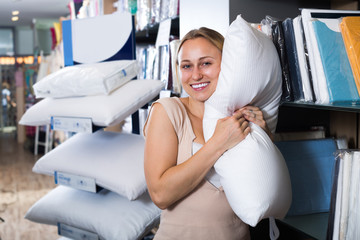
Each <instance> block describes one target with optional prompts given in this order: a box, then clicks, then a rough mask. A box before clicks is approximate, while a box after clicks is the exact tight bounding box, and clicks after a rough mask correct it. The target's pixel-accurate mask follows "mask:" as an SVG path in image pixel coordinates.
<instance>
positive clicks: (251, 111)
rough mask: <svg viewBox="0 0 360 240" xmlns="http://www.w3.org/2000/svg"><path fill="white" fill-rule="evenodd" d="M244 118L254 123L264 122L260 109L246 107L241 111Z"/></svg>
mask: <svg viewBox="0 0 360 240" xmlns="http://www.w3.org/2000/svg"><path fill="white" fill-rule="evenodd" d="M240 110H241V112H242V113H243V115H244V117H245V118H246V119H247V120H249V121H250V122H253V123H257V124H259V123H262V122H263V121H264V116H263V113H262V111H261V110H260V109H259V108H258V107H254V106H246V107H243V108H242V109H240Z"/></svg>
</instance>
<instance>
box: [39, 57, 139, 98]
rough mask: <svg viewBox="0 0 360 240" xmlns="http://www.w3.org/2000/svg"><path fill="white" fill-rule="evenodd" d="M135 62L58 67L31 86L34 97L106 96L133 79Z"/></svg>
mask: <svg viewBox="0 0 360 240" xmlns="http://www.w3.org/2000/svg"><path fill="white" fill-rule="evenodd" d="M137 73H138V64H137V61H136V60H117V61H109V62H100V63H89V64H81V65H75V66H69V67H65V68H62V69H60V70H58V71H56V72H53V73H51V74H49V75H47V76H46V77H44V78H42V79H41V80H40V81H38V82H37V83H35V84H34V86H33V88H34V92H35V95H36V97H37V98H45V97H53V98H54V97H76V96H87V95H97V94H106V95H107V94H109V93H110V92H112V91H113V90H115V89H117V88H119V87H121V86H122V85H124V84H125V83H127V82H128V81H130V80H131V79H133V78H134V77H136V76H137Z"/></svg>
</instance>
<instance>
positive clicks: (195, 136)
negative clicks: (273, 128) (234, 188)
mask: <svg viewBox="0 0 360 240" xmlns="http://www.w3.org/2000/svg"><path fill="white" fill-rule="evenodd" d="M223 42H224V38H223V36H222V35H221V34H219V33H218V32H216V31H214V30H211V29H208V28H200V29H198V30H192V31H190V32H189V33H188V34H187V35H186V36H185V37H184V38H183V39H182V41H181V43H180V46H179V50H178V57H177V65H178V69H179V76H180V79H181V82H182V86H183V88H184V90H185V91H186V92H187V93H188V95H189V97H185V98H162V99H160V100H158V101H157V102H156V103H154V104H153V106H152V108H151V111H150V114H149V118H148V120H147V122H146V124H145V127H144V135H145V136H146V143H145V177H146V181H147V185H148V190H149V193H150V196H151V198H152V200H153V202H154V203H155V204H156V205H157V206H158V207H159V208H161V209H163V211H162V215H161V221H160V227H159V230H158V231H157V233H156V236H155V239H157V240H158V239H197V240H198V239H217V240H218V239H226V240H228V239H236V240H239V239H250V235H249V229H248V226H247V225H246V224H245V223H243V222H242V221H241V220H240V219H239V218H238V217H237V216H236V215H235V214H234V212H233V211H232V209H231V208H230V206H229V203H228V202H227V200H226V197H225V194H224V191H223V189H222V187H221V186H220V183H219V180H218V178H217V175H216V173H214V170H213V165H214V164H215V162H216V161H217V159H219V157H220V156H221V155H222V154H223V153H224V152H225V151H227V150H228V149H230V148H232V147H233V146H235V145H236V144H238V143H239V142H241V141H242V140H243V139H244V138H245V137H246V136H247V135H248V134H249V132H250V128H249V123H248V122H249V121H251V122H254V123H256V124H258V125H259V126H261V127H262V128H263V129H265V130H267V126H266V123H265V121H264V119H263V116H262V112H261V111H260V109H259V108H257V107H252V106H247V107H244V108H242V109H239V110H238V111H236V112H235V113H234V114H233V116H231V117H226V118H223V119H220V120H218V122H217V126H216V129H215V132H214V134H213V136H212V137H211V138H210V139H209V140H208V141H207V142H206V143H205V141H204V137H203V129H202V120H203V115H204V102H205V101H206V100H207V99H208V98H209V97H210V96H211V95H212V94H213V93H214V91H215V89H216V85H217V81H218V77H219V73H220V66H221V54H222V47H223ZM267 132H269V131H267Z"/></svg>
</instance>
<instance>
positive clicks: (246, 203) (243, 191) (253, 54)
mask: <svg viewBox="0 0 360 240" xmlns="http://www.w3.org/2000/svg"><path fill="white" fill-rule="evenodd" d="M281 84H282V82H281V68H280V62H279V58H278V54H277V52H276V49H275V46H274V44H273V42H272V40H271V39H269V38H268V37H267V36H266V35H265V34H263V33H262V32H260V31H258V30H257V29H255V28H253V27H252V26H251V25H250V24H249V23H248V22H246V21H245V20H244V19H243V18H242V17H241V16H240V15H239V16H238V17H237V19H236V20H235V21H234V22H233V23H232V24H231V25H230V27H229V29H228V32H227V34H226V36H225V42H224V48H223V55H222V62H221V71H220V75H219V80H218V85H217V88H216V91H215V92H214V94H213V95H212V96H211V97H210V98H209V99H208V100H207V101H206V102H205V112H204V119H203V129H204V137H205V140H206V141H207V140H208V139H209V138H210V137H211V136H212V134H213V132H214V130H215V126H216V122H217V120H218V119H220V118H223V117H226V116H231V115H232V114H233V113H234V112H235V111H236V110H237V109H240V108H242V107H244V106H246V105H253V106H258V107H259V108H260V109H261V110H262V111H263V114H264V118H265V120H266V122H267V125H268V127H269V128H270V130H271V131H273V132H274V131H275V127H276V123H277V114H278V106H279V102H280V98H281V93H282V92H281ZM250 127H251V133H250V134H249V135H248V136H247V137H246V138H245V139H244V140H243V141H242V142H240V143H239V144H238V145H236V146H235V147H233V148H232V149H229V150H228V151H227V152H225V153H224V154H223V155H222V156H221V157H220V158H219V159H218V161H217V162H216V163H215V165H214V167H215V171H216V172H217V173H218V174H219V175H220V182H221V184H222V186H223V188H224V191H225V194H226V197H227V199H228V201H229V204H230V206H231V207H232V209H233V210H234V212H235V213H236V214H237V215H238V216H239V217H240V218H241V219H242V220H243V221H244V222H246V223H247V224H249V225H251V226H255V225H256V224H257V223H258V222H259V221H260V220H261V219H263V218H268V217H271V218H283V217H284V216H285V215H286V212H287V211H288V209H289V207H290V203H291V183H290V177H289V172H288V169H287V166H286V163H285V160H284V158H283V156H282V155H281V153H280V151H279V150H278V149H277V148H276V146H275V145H274V144H273V142H272V141H271V139H270V138H269V136H268V135H267V134H266V133H265V131H264V130H263V129H261V128H260V127H259V126H257V125H255V124H250Z"/></svg>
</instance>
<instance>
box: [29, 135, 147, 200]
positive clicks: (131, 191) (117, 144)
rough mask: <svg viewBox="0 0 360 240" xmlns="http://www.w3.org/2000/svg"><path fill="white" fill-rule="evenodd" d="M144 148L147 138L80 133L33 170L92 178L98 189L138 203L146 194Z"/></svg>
mask: <svg viewBox="0 0 360 240" xmlns="http://www.w3.org/2000/svg"><path fill="white" fill-rule="evenodd" d="M144 145H145V139H144V137H143V136H141V135H137V134H131V133H118V132H109V131H103V130H98V131H97V132H95V133H77V134H76V135H75V136H73V137H71V138H70V139H68V140H66V141H65V142H64V143H62V144H60V145H59V146H58V147H56V148H54V149H53V150H51V151H50V152H48V153H47V154H45V155H44V156H42V157H41V158H40V159H39V160H38V161H37V162H36V163H35V165H34V167H33V169H32V170H33V172H35V173H40V174H46V175H50V176H54V172H55V171H57V172H63V173H66V174H71V175H76V176H81V177H86V178H91V179H94V181H95V183H96V185H98V186H100V187H103V188H105V189H108V190H110V191H113V192H116V193H117V194H119V195H121V196H124V197H126V198H127V199H129V200H134V199H136V198H138V197H139V196H140V195H141V194H143V193H144V192H145V191H146V181H145V174H144ZM74 181H75V180H74Z"/></svg>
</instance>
